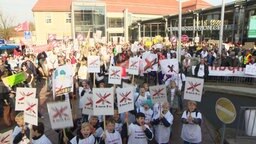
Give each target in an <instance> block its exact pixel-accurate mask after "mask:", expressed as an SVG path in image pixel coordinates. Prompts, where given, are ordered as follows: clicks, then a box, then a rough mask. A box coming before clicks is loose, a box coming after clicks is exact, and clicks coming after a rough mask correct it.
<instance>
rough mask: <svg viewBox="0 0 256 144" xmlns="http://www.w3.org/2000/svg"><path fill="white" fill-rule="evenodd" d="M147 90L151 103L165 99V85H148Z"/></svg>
mask: <svg viewBox="0 0 256 144" xmlns="http://www.w3.org/2000/svg"><path fill="white" fill-rule="evenodd" d="M149 92H150V94H151V99H152V101H153V103H159V102H164V101H167V93H166V86H165V85H157V86H150V87H149Z"/></svg>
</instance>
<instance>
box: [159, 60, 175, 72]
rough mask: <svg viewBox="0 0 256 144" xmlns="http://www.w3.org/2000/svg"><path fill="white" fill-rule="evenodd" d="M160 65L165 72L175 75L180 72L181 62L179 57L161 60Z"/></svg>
mask: <svg viewBox="0 0 256 144" xmlns="http://www.w3.org/2000/svg"><path fill="white" fill-rule="evenodd" d="M160 66H161V70H162V73H163V74H167V75H175V74H178V73H179V63H178V60H177V59H164V60H160Z"/></svg>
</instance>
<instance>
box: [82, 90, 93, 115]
mask: <svg viewBox="0 0 256 144" xmlns="http://www.w3.org/2000/svg"><path fill="white" fill-rule="evenodd" d="M92 97H93V94H88V93H86V94H84V96H82V97H81V100H80V101H82V106H83V109H82V114H87V115H92V114H93V100H92Z"/></svg>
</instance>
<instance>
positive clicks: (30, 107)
mask: <svg viewBox="0 0 256 144" xmlns="http://www.w3.org/2000/svg"><path fill="white" fill-rule="evenodd" d="M35 106H36V104H30V103H28V107H27V108H26V111H30V112H33V113H34V114H36V112H35V110H34V109H33V108H34V107H35Z"/></svg>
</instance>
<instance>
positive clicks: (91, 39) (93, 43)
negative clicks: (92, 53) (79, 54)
mask: <svg viewBox="0 0 256 144" xmlns="http://www.w3.org/2000/svg"><path fill="white" fill-rule="evenodd" d="M89 44H90V46H91V47H94V46H95V41H94V38H90V39H89Z"/></svg>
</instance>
